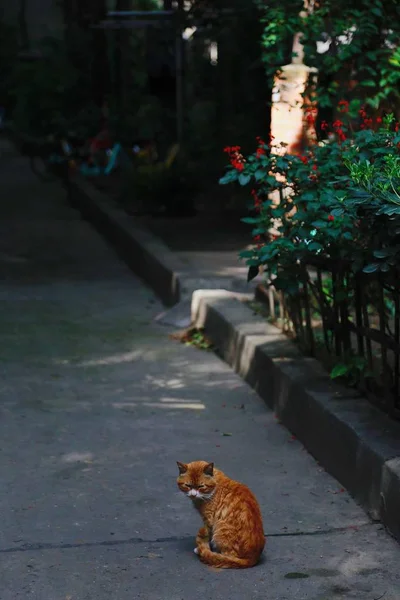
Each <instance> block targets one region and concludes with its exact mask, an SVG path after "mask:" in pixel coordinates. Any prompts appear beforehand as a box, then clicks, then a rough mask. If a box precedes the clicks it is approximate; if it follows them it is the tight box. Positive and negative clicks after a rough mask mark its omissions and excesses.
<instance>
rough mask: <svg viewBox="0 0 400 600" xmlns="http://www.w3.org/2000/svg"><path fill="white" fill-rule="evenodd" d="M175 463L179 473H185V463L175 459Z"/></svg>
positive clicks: (186, 467) (186, 468)
mask: <svg viewBox="0 0 400 600" xmlns="http://www.w3.org/2000/svg"><path fill="white" fill-rule="evenodd" d="M176 464H177V465H178V469H179V475H183V474H184V473H186V471H187V470H188V466H187V465H185V463H181V462H179V461H178V460H177V461H176Z"/></svg>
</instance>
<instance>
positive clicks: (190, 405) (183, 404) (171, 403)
mask: <svg viewBox="0 0 400 600" xmlns="http://www.w3.org/2000/svg"><path fill="white" fill-rule="evenodd" d="M112 406H113V407H114V408H119V409H120V410H130V409H134V408H139V407H142V406H148V407H150V408H167V409H171V408H179V409H186V410H205V408H206V407H205V405H204V404H203V403H202V402H195V401H193V402H188V400H187V399H184V400H182V399H180V398H161V399H160V401H159V402H148V401H147V400H146V401H144V402H140V401H137V402H133V401H131V402H113V403H112Z"/></svg>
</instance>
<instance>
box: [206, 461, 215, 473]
mask: <svg viewBox="0 0 400 600" xmlns="http://www.w3.org/2000/svg"><path fill="white" fill-rule="evenodd" d="M204 475H211V476H213V475H214V463H208V465H206V466H205V467H204Z"/></svg>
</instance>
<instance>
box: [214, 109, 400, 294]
mask: <svg viewBox="0 0 400 600" xmlns="http://www.w3.org/2000/svg"><path fill="white" fill-rule="evenodd" d="M339 108H340V110H342V113H343V116H342V120H336V121H335V122H334V123H333V124H332V126H330V127H329V126H328V124H323V128H324V129H325V131H326V134H327V139H326V140H325V141H323V142H320V143H318V144H316V145H315V146H313V147H312V148H310V149H309V150H308V151H306V152H305V153H304V154H303V155H291V154H285V153H284V152H283V150H284V148H275V152H273V151H271V146H270V145H269V144H266V143H265V142H264V141H263V140H260V139H259V141H258V148H257V150H256V152H255V153H254V154H251V155H250V156H247V157H244V156H243V155H241V153H240V148H238V147H233V148H226V151H227V153H228V154H229V156H230V162H231V165H230V167H229V168H228V170H227V173H226V175H225V176H224V177H223V178H222V179H221V183H222V184H226V183H230V182H238V183H239V184H240V185H241V186H246V187H248V188H249V189H250V190H251V194H252V198H253V205H252V207H251V214H250V216H248V217H246V218H244V219H243V220H244V221H245V222H246V223H249V224H251V225H252V226H253V246H252V247H251V248H250V249H248V250H245V251H244V252H243V253H242V257H243V258H245V259H246V262H247V264H248V266H249V267H250V277H251V276H253V275H256V274H257V273H258V269H259V267H260V266H261V265H262V266H263V267H264V269H265V271H266V272H267V274H268V275H269V276H270V277H271V276H273V277H274V285H275V287H276V288H278V289H282V290H285V291H286V292H289V293H291V294H296V293H298V290H299V285H300V284H301V282H303V281H304V279H305V278H307V277H308V275H307V271H306V265H309V264H315V263H316V262H318V261H320V262H321V261H325V262H326V261H330V262H331V263H334V264H336V265H342V266H343V269H345V270H346V271H347V272H348V277H349V278H351V277H352V276H354V275H355V274H357V273H360V272H364V273H365V274H368V273H383V274H385V276H386V277H387V278H389V277H391V276H392V277H396V274H397V269H398V265H399V263H400V153H399V148H400V133H399V132H398V129H399V125H398V124H397V123H395V122H394V118H393V116H392V115H388V116H386V117H384V118H383V119H381V118H379V117H378V118H377V119H376V120H374V121H373V120H372V119H370V118H369V117H368V116H367V113H366V112H365V109H364V108H362V109H361V110H360V114H359V128H357V130H354V126H353V123H354V121H353V120H350V118H349V117H348V113H347V110H348V105H347V103H345V102H342V103H341V105H340V107H339ZM273 192H274V193H275V194H278V195H279V197H280V201H279V202H276V200H273V199H271V194H272V193H273Z"/></svg>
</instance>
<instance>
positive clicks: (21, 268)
mask: <svg viewBox="0 0 400 600" xmlns="http://www.w3.org/2000/svg"><path fill="white" fill-rule="evenodd" d="M0 156H1V164H0V186H1V211H2V218H1V223H0V228H1V231H0V234H1V235H0V309H1V310H0V358H1V361H0V431H1V434H0V435H1V437H0V515H1V520H2V527H1V531H0V599H1V600H18V599H23V600H27V599H31V598H32V599H35V600H136V599H141V600H186V599H190V600H258V599H260V600H261V599H262V600H303V599H304V600H306V599H307V600H336V599H352V598H359V599H361V600H377V599H378V598H382V599H384V600H400V575H399V565H400V546H399V545H398V544H397V543H396V542H394V541H393V540H392V539H391V538H390V536H389V535H388V534H387V533H386V532H385V531H384V530H383V528H382V527H381V526H380V525H379V524H374V523H372V522H371V521H370V520H369V519H368V517H367V516H366V515H365V513H364V512H363V511H362V510H361V509H360V508H359V507H358V506H357V505H356V504H355V503H354V502H353V501H352V499H351V498H350V497H349V495H348V494H347V493H346V492H345V491H344V490H342V489H341V486H340V485H339V484H338V483H337V482H336V481H335V480H334V479H332V478H331V477H330V476H328V475H327V474H326V473H325V472H324V471H323V470H322V469H321V468H319V466H318V464H317V463H316V462H315V461H314V460H313V459H312V457H310V456H309V455H308V454H307V453H306V452H305V451H304V450H303V448H302V446H301V445H300V444H299V443H298V442H297V441H296V440H294V439H292V438H291V435H290V433H289V432H288V431H287V430H286V429H284V428H283V427H281V426H280V425H279V424H278V423H277V422H276V420H275V419H274V415H273V414H272V413H271V412H270V411H269V410H268V409H267V408H266V406H265V404H264V403H263V402H262V401H261V400H260V399H259V398H258V397H257V395H256V394H255V393H254V392H253V391H252V390H250V388H248V387H247V385H246V384H244V383H243V382H242V381H241V379H240V378H239V377H238V376H237V375H235V374H234V373H232V372H231V370H230V368H229V367H228V366H226V365H225V364H224V363H223V362H221V361H220V360H219V359H218V358H217V357H216V356H214V355H213V354H212V353H208V352H201V351H198V350H196V349H194V348H188V347H184V346H182V345H179V344H177V343H175V342H173V341H171V340H169V339H168V330H167V329H165V328H163V327H161V326H159V325H157V324H156V323H155V322H154V317H155V316H156V315H157V314H159V313H160V312H161V311H162V306H161V305H160V303H159V301H158V300H157V299H156V298H155V297H154V295H153V293H152V292H151V291H150V290H148V289H147V288H146V287H145V286H144V285H142V283H141V282H139V281H138V280H137V279H136V278H135V277H134V276H133V275H132V274H131V272H130V271H129V270H128V269H127V268H126V267H125V266H124V265H123V264H122V263H121V262H120V261H119V259H118V258H117V257H116V256H115V255H114V253H113V251H112V249H110V248H109V247H108V246H107V244H106V243H105V242H104V241H103V240H102V239H101V238H100V237H99V236H98V235H97V233H95V231H94V230H93V229H92V228H91V227H90V225H89V224H87V223H85V222H84V221H82V220H81V219H80V217H79V215H78V213H76V212H75V211H73V210H72V209H71V208H69V207H68V206H67V205H66V203H65V198H64V192H63V190H62V189H61V188H60V187H59V186H58V184H57V183H54V184H53V183H51V184H42V183H40V182H39V181H38V180H37V179H36V178H35V177H34V175H33V174H31V173H30V171H29V168H28V165H27V162H26V161H25V160H24V159H23V158H21V157H18V156H16V155H15V153H14V152H12V151H11V150H10V149H9V147H8V146H7V144H6V143H5V142H4V141H1V147H0ZM196 459H205V460H209V461H214V462H215V463H216V465H217V466H218V467H220V468H221V469H222V470H224V471H225V472H226V473H227V474H228V475H230V476H231V477H233V478H235V479H238V480H240V481H242V482H243V483H246V484H248V485H249V486H250V487H251V488H252V490H253V491H254V492H255V493H256V495H257V497H258V499H259V501H260V504H261V508H262V511H263V516H264V525H265V531H266V534H267V536H268V541H267V546H266V552H265V557H264V560H263V562H262V564H260V565H259V566H258V567H256V568H254V569H249V570H246V571H223V572H217V571H214V570H211V569H209V568H207V567H205V566H204V565H202V564H201V563H200V562H199V561H198V559H197V557H196V556H195V555H194V554H193V547H194V536H195V533H196V531H197V529H198V526H199V517H198V516H197V515H196V513H195V512H194V511H193V509H192V508H191V506H190V502H189V501H188V499H187V498H185V497H184V496H183V495H181V494H180V493H179V492H178V489H177V487H176V484H175V478H176V475H177V467H176V460H180V461H183V462H189V461H190V460H196Z"/></svg>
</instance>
